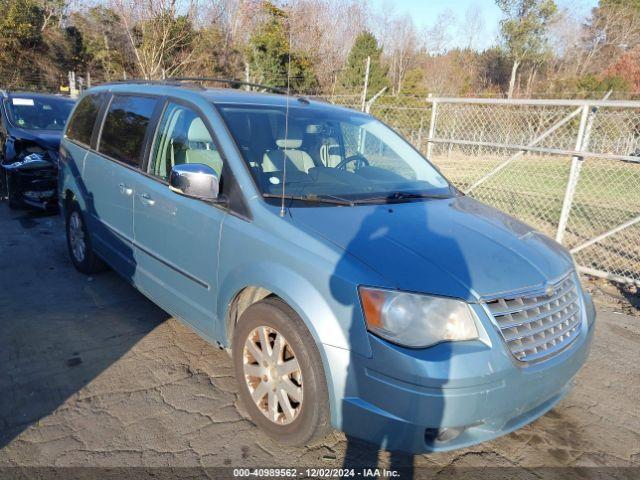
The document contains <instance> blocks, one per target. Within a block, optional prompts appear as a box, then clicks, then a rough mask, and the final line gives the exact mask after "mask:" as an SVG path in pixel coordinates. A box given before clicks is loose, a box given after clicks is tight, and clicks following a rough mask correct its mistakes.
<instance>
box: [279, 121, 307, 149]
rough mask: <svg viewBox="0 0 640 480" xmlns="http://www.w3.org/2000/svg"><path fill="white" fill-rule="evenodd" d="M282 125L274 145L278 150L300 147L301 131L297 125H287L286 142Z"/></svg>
mask: <svg viewBox="0 0 640 480" xmlns="http://www.w3.org/2000/svg"><path fill="white" fill-rule="evenodd" d="M284 130H285V129H284V125H282V126H281V127H280V131H279V132H278V138H277V139H276V145H277V146H278V147H279V148H300V147H301V146H302V129H301V128H300V127H299V126H298V125H292V124H291V123H290V124H289V127H288V130H287V132H286V133H287V135H286V140H285V131H284Z"/></svg>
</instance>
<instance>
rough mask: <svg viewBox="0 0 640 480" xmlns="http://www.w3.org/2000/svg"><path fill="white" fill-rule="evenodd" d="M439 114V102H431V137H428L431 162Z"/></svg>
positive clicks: (428, 151)
mask: <svg viewBox="0 0 640 480" xmlns="http://www.w3.org/2000/svg"><path fill="white" fill-rule="evenodd" d="M437 114H438V101H437V100H433V101H432V102H431V121H430V123H429V136H428V137H427V159H428V160H431V152H432V150H433V142H432V140H433V139H434V135H435V132H436V120H437V118H438V117H437Z"/></svg>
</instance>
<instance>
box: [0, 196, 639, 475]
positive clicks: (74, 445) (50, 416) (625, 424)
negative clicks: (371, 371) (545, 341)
mask: <svg viewBox="0 0 640 480" xmlns="http://www.w3.org/2000/svg"><path fill="white" fill-rule="evenodd" d="M596 300H597V299H596ZM619 311H620V309H618V308H616V306H615V304H607V303H606V302H604V303H598V313H599V317H598V326H597V331H596V338H595V343H594V345H593V349H592V352H591V356H590V358H589V360H588V362H587V364H586V365H585V367H584V368H583V370H582V371H581V373H580V374H579V375H578V377H577V381H576V385H575V387H574V389H573V390H572V392H571V393H570V394H569V395H568V397H567V398H566V399H564V400H563V401H562V402H561V403H560V404H559V405H558V406H557V407H556V408H554V409H553V410H552V411H551V412H549V413H548V414H547V415H545V416H544V417H542V418H541V419H539V420H538V421H536V422H534V423H533V424H531V425H529V426H526V427H525V428H522V429H521V430H519V431H517V432H515V433H512V434H510V435H507V436H505V437H502V438H499V439H497V440H495V441H492V442H488V443H485V444H482V445H478V446H476V447H473V448H468V449H465V450H460V451H456V452H451V453H439V454H429V455H420V456H416V457H409V456H405V457H403V460H402V461H403V462H405V464H406V465H411V464H413V465H414V466H416V467H421V466H426V467H446V466H457V467H465V466H468V467H479V466H487V467H496V466H521V467H527V468H529V467H541V466H544V467H558V466H584V467H589V466H609V467H625V466H636V467H638V466H640V317H638V316H635V315H627V314H624V313H619ZM346 443H347V442H346V439H345V437H344V436H343V435H342V434H339V433H334V434H331V435H330V436H329V437H328V438H326V439H325V440H324V441H323V442H322V443H321V444H318V445H314V446H309V447H305V448H291V447H285V446H281V445H278V444H275V443H274V442H273V441H271V440H270V439H269V438H268V437H266V436H265V435H263V434H262V433H261V432H260V431H259V430H258V429H257V428H256V427H255V426H254V425H253V424H252V423H251V422H250V421H249V420H247V419H246V418H245V416H244V415H243V413H242V411H241V410H240V409H239V406H238V399H237V395H236V387H235V379H234V376H233V370H232V365H231V361H230V359H229V357H228V355H227V353H226V352H224V351H221V350H219V349H217V348H216V347H214V346H212V345H210V344H208V343H207V342H205V341H204V340H202V339H201V338H200V337H198V336H197V335H196V334H195V333H193V332H192V331H191V330H190V329H189V328H188V327H186V326H183V325H182V324H180V323H178V322H177V321H176V320H174V319H171V318H170V316H169V315H168V314H167V313H165V312H163V311H162V310H161V309H159V308H158V307H156V306H155V305H154V304H152V303H151V302H150V301H148V300H147V299H146V298H145V297H143V296H142V295H141V294H139V293H138V292H137V291H136V290H135V289H134V288H133V287H131V286H130V285H128V284H127V283H126V282H125V281H123V280H122V279H120V278H119V277H118V276H117V275H115V274H114V273H113V272H105V273H103V274H99V275H96V276H94V277H86V276H84V275H82V274H80V273H77V272H76V271H75V270H74V269H73V267H72V265H71V263H70V261H69V260H68V258H67V252H66V245H65V242H64V232H63V226H62V222H61V220H60V219H59V218H58V217H56V216H42V215H38V214H33V213H28V212H25V211H18V212H10V211H9V210H8V209H7V208H6V206H4V205H0V466H25V465H27V466H173V467H178V466H234V467H236V466H253V467H277V466H314V467H340V466H342V464H343V461H344V452H345V447H346ZM371 448H372V447H369V446H368V445H366V444H364V443H361V444H358V448H356V449H354V450H353V451H354V458H350V459H348V460H347V462H349V463H354V462H355V463H357V461H358V458H359V457H368V456H369V455H370V453H371V452H370V449H371ZM378 458H379V465H380V466H388V465H389V462H390V455H389V453H387V452H379V453H378Z"/></svg>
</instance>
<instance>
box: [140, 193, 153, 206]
mask: <svg viewBox="0 0 640 480" xmlns="http://www.w3.org/2000/svg"><path fill="white" fill-rule="evenodd" d="M138 197H139V198H140V201H141V202H142V204H143V205H147V206H149V207H152V206H153V205H154V204H155V203H156V201H155V200H154V199H153V198H151V195H149V194H148V193H139V194H138Z"/></svg>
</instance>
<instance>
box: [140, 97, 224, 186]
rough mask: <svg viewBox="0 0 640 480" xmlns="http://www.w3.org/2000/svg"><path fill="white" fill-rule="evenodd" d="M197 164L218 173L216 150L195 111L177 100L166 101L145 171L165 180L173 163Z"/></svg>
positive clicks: (218, 163) (220, 171) (217, 153)
mask: <svg viewBox="0 0 640 480" xmlns="http://www.w3.org/2000/svg"><path fill="white" fill-rule="evenodd" d="M182 163H198V164H203V165H207V166H208V167H211V168H212V169H213V170H214V171H215V172H216V174H217V175H218V177H220V175H221V174H222V158H221V157H220V152H218V149H217V148H216V145H215V143H214V141H213V138H212V137H211V134H210V133H209V130H208V129H207V127H206V124H205V123H204V121H203V119H202V118H201V117H200V115H199V114H198V113H196V112H195V111H194V110H192V109H191V108H189V107H186V106H184V105H180V104H177V103H171V102H170V103H168V104H167V107H166V108H165V110H164V113H163V114H162V119H161V120H160V126H159V127H158V134H157V135H156V139H155V142H154V145H153V151H152V152H151V158H150V161H149V167H148V173H150V174H151V175H153V176H155V177H158V178H160V179H162V180H164V181H168V179H169V174H170V173H171V169H172V168H173V166H174V165H178V164H182Z"/></svg>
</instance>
